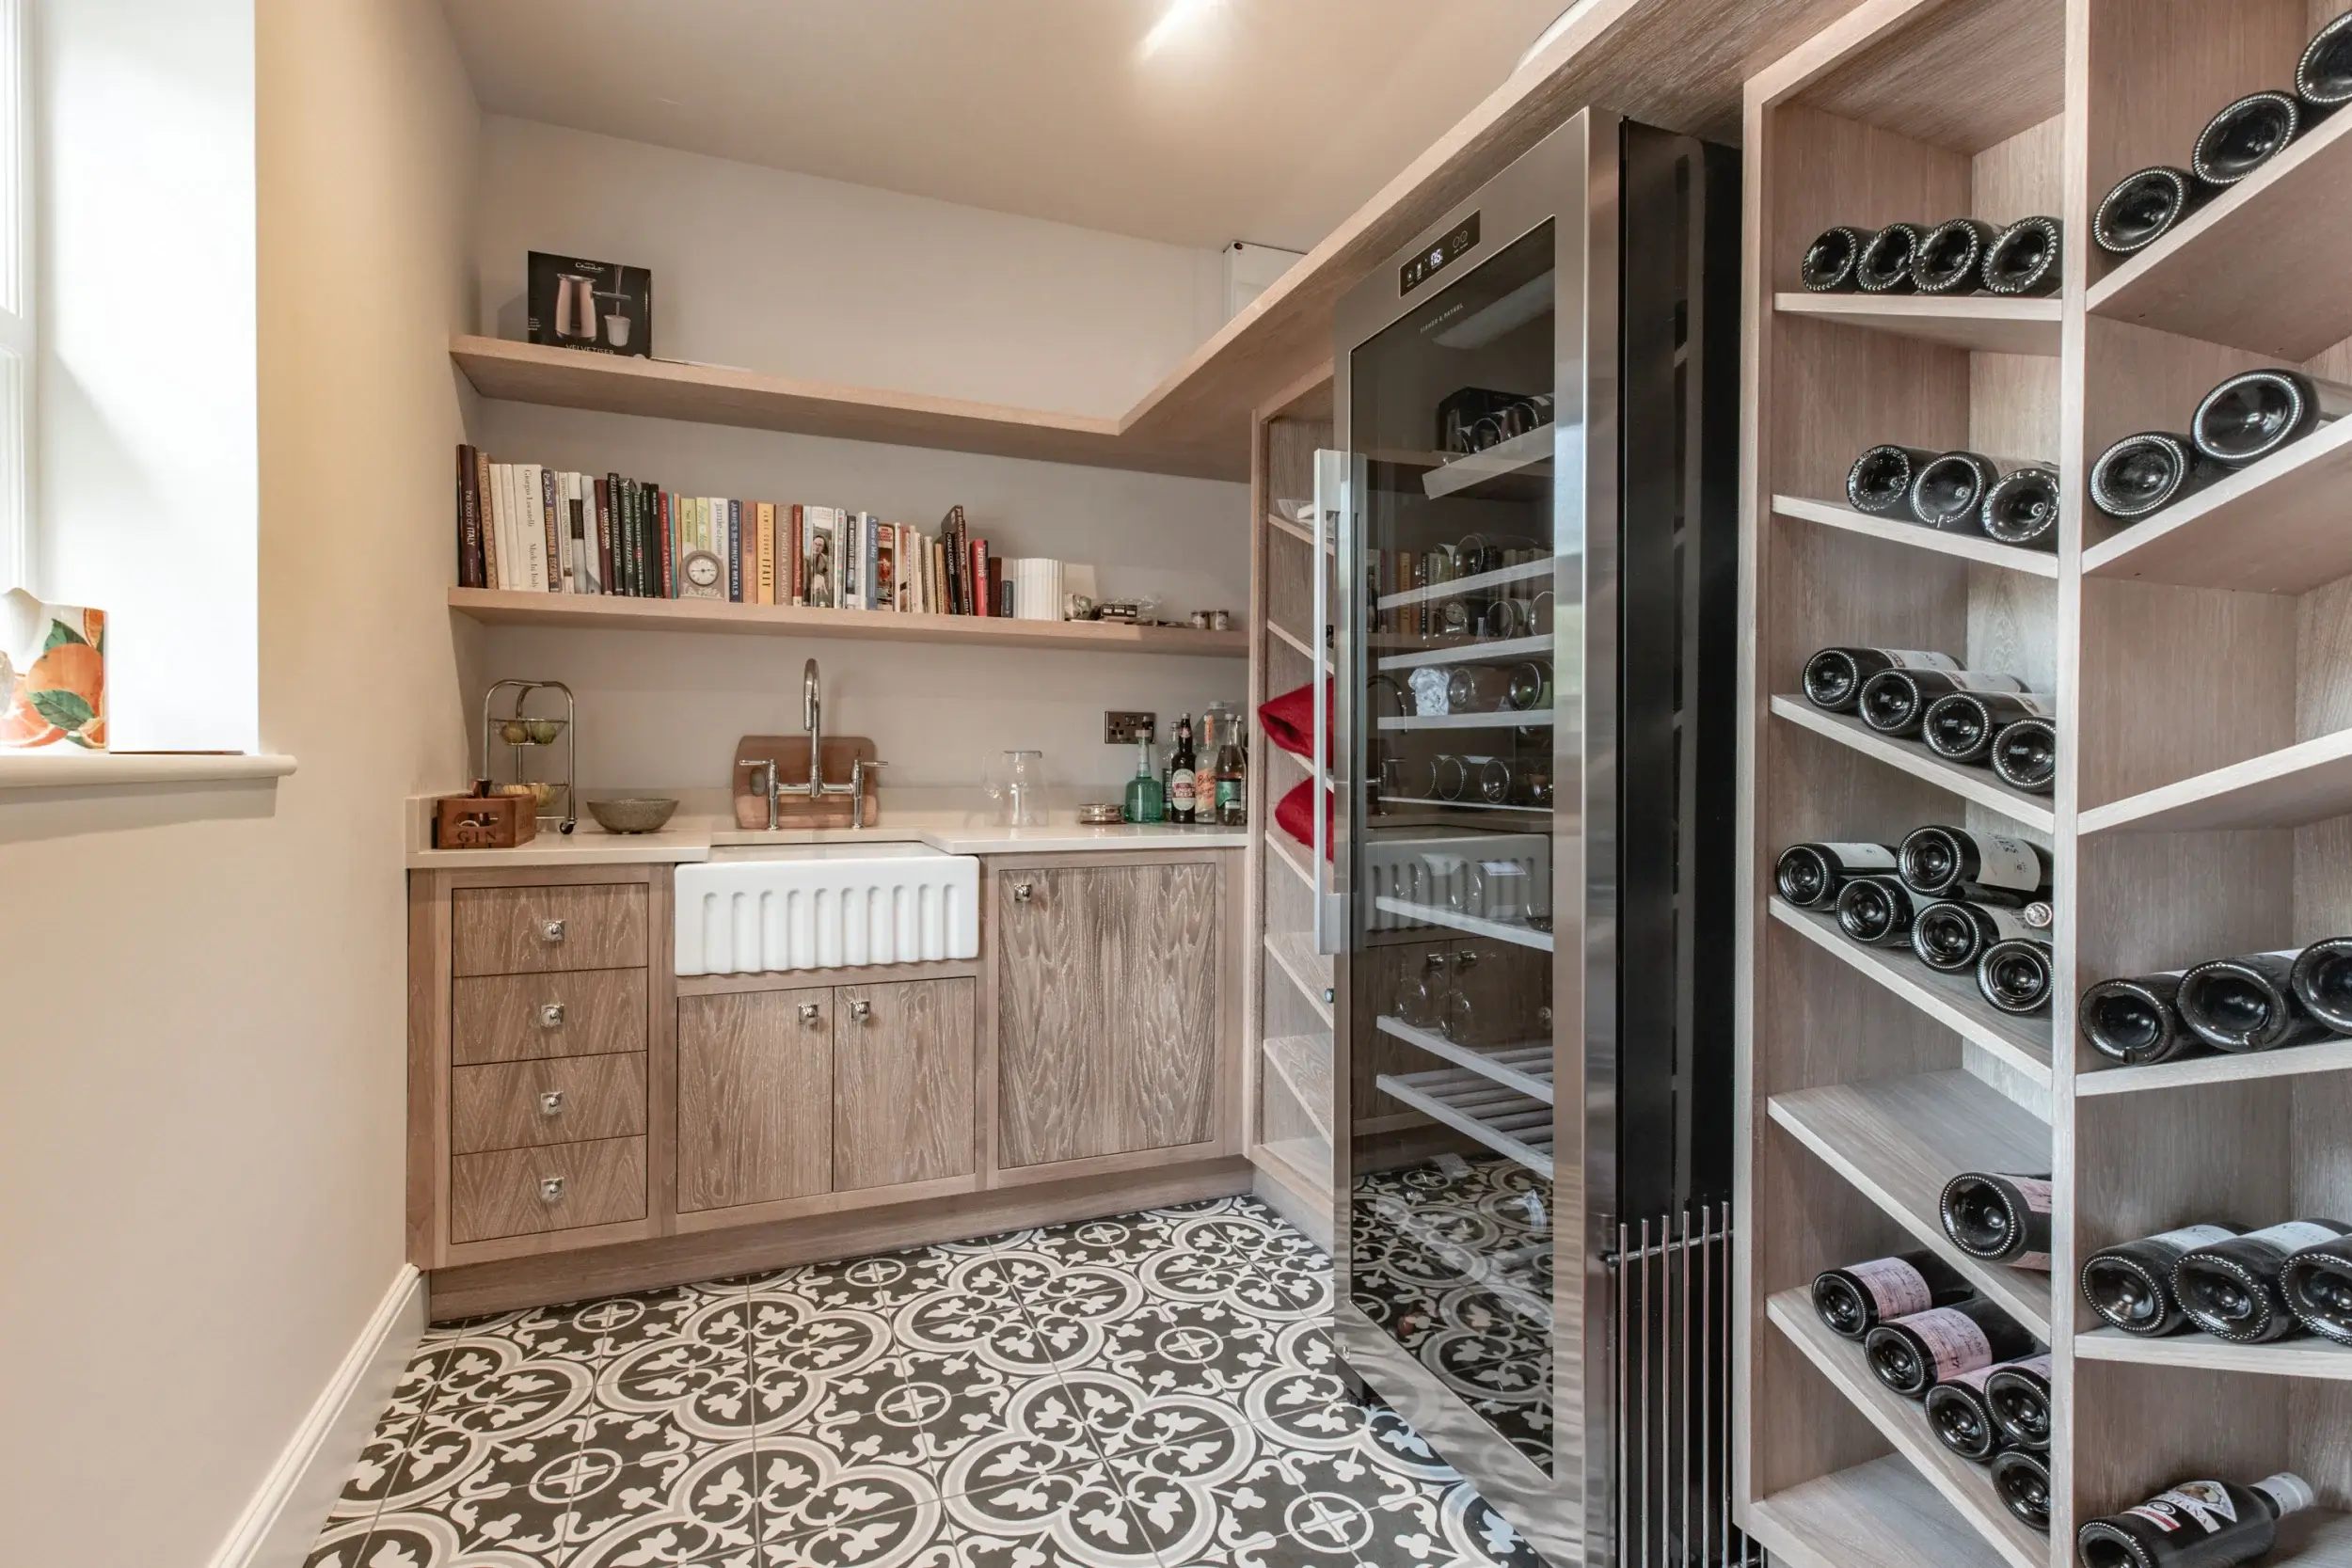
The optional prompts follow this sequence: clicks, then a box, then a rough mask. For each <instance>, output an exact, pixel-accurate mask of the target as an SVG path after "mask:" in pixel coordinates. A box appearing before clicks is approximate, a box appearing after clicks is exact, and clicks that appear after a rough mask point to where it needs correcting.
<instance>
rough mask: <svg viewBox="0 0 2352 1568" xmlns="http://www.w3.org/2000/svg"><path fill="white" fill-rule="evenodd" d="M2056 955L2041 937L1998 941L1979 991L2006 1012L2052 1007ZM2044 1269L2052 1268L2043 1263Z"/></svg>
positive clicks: (1982, 968)
mask: <svg viewBox="0 0 2352 1568" xmlns="http://www.w3.org/2000/svg"><path fill="white" fill-rule="evenodd" d="M2054 957H2055V955H2054V954H2053V953H2052V952H2051V950H2050V944H2049V942H2047V941H2045V940H2042V938H2039V937H2011V938H2010V939H2009V940H2007V941H2006V942H1994V944H1993V945H1992V946H1990V947H1988V948H1986V949H1985V950H1984V957H1983V958H1979V959H1978V960H1977V994H1978V995H1979V996H1981V997H1983V998H1984V999H1985V1000H1986V1001H1987V1002H1990V1003H1992V1004H1993V1005H1994V1006H1995V1007H1998V1008H2000V1009H2001V1011H2003V1012H2005V1013H2012V1014H2015V1015H2016V1016H2018V1017H2020V1018H2023V1017H2025V1016H2026V1015H2027V1014H2029V1013H2039V1012H2046V1011H2047V1010H2048V1009H2049V1006H2050V987H2051V972H2050V964H2051V960H2052V958H2054ZM2041 1266H2042V1267H2043V1268H2047V1267H2049V1265H2048V1264H2046V1263H2044V1264H2042V1265H2041Z"/></svg>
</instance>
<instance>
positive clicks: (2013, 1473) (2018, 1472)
mask: <svg viewBox="0 0 2352 1568" xmlns="http://www.w3.org/2000/svg"><path fill="white" fill-rule="evenodd" d="M1993 1490H1994V1494H1995V1495H1996V1496H1998V1497H2000V1499H2001V1506H2002V1507H2004V1508H2006V1509H2008V1510H2009V1511H2010V1513H2011V1514H2013V1515H2014V1516H2016V1518H2017V1519H2018V1520H2020V1521H2021V1522H2023V1523H2025V1524H2026V1525H2029V1526H2031V1527H2032V1528H2035V1529H2038V1530H2040V1531H2041V1532H2042V1534H2044V1535H2047V1534H2049V1533H2050V1463H2049V1461H2048V1460H2046V1459H2044V1458H2042V1455H2040V1454H2038V1453H2036V1452H2034V1451H2033V1450H2032V1449H2002V1450H2001V1451H2000V1452H1999V1453H1996V1454H1994V1456H1993Z"/></svg>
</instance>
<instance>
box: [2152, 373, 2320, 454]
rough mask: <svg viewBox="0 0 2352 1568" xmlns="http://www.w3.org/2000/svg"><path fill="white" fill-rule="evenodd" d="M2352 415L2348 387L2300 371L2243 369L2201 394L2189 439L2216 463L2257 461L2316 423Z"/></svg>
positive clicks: (2190, 421) (2308, 430)
mask: <svg viewBox="0 0 2352 1568" xmlns="http://www.w3.org/2000/svg"><path fill="white" fill-rule="evenodd" d="M2346 414H2352V387H2346V386H2344V384H2343V383H2342V382H2338V381H2319V380H2314V379H2313V378H2312V377H2311V376H2308V375H2305V374H2304V373H2303V372H2301V371H2288V370H2266V371H2247V372H2243V373H2241V374H2238V375H2233V376H2232V377H2230V379H2229V380H2227V381H2224V382H2223V383H2222V384H2221V385H2220V386H2218V387H2216V388H2214V389H2213V390H2212V391H2210V392H2207V393H2206V394H2205V398H2204V401H2203V402H2202V403H2200V404H2198V405H2197V412H2196V413H2195V414H2194V415H2192V416H2191V417H2190V419H2189V421H2188V438H2189V439H2190V440H2191V441H2193V442H2195V443H2196V445H2197V450H2198V451H2201V452H2203V453H2204V454H2205V455H2206V456H2207V457H2210V458H2212V459H2213V460H2214V461H2215V462H2217V463H2226V464H2228V465H2230V466H2231V467H2245V466H2246V465H2247V464H2249V463H2258V462H2260V461H2261V460H2262V459H2264V458H2265V457H2268V456H2269V455H2270V454H2271V453H2272V452H2274V451H2278V450H2279V449H2280V448H2281V447H2284V446H2286V445H2288V444H2289V443H2291V442H2295V441H2299V440H2301V439H2302V438H2303V437H2304V436H2309V435H2310V434H2311V433H2312V431H2314V430H2317V429H2318V428H2319V427H2320V426H2321V425H2323V424H2327V423H2328V422H2330V421H2332V420H2341V419H2343V418H2344V415H2346Z"/></svg>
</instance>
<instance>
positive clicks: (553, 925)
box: [539, 920, 564, 943]
mask: <svg viewBox="0 0 2352 1568" xmlns="http://www.w3.org/2000/svg"><path fill="white" fill-rule="evenodd" d="M539 940H540V941H541V942H549V943H553V942H562V941H563V940H564V923H563V922H562V921H560V920H542V921H541V922H539Z"/></svg>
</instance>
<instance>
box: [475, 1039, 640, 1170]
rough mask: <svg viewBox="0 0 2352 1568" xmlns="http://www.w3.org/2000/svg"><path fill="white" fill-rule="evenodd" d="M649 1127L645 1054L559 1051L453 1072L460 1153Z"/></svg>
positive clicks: (634, 1132) (629, 1132) (620, 1134)
mask: <svg viewBox="0 0 2352 1568" xmlns="http://www.w3.org/2000/svg"><path fill="white" fill-rule="evenodd" d="M644 1130H645V1058H644V1055H643V1054H642V1053H631V1054H628V1055H625V1056H553V1057H549V1058H548V1059H547V1060H545V1061H539V1062H501V1063H497V1064H495V1065H492V1066H489V1067H461V1068H459V1069H456V1070H455V1071H453V1072H452V1073H451V1074H450V1097H449V1146H450V1149H451V1152H453V1153H456V1154H479V1153H481V1152H483V1151H484V1150H485V1149H492V1148H538V1147H540V1146H542V1145H546V1144H573V1143H586V1142H588V1141H590V1140H592V1139H596V1138H627V1137H635V1136H637V1135H638V1134H640V1133H642V1132H644Z"/></svg>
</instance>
